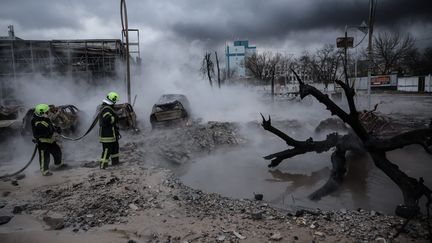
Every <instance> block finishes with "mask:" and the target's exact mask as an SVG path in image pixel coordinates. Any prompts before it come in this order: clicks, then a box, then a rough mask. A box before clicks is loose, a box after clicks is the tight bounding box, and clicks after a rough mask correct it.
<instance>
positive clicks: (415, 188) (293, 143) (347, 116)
mask: <svg viewBox="0 0 432 243" xmlns="http://www.w3.org/2000/svg"><path fill="white" fill-rule="evenodd" d="M292 72H293V73H294V74H295V76H296V78H297V80H298V82H299V84H300V97H301V98H302V99H303V98H304V97H306V96H308V95H312V96H313V97H314V98H315V99H317V100H318V101H319V102H320V103H322V104H323V105H325V107H326V109H327V110H329V111H330V112H331V114H332V115H336V116H337V117H339V118H340V119H341V120H342V121H343V122H344V123H346V124H348V125H349V126H350V128H351V130H352V131H351V132H350V133H348V134H346V135H339V134H338V133H331V134H328V135H327V137H326V139H325V140H322V141H314V140H313V139H312V138H309V139H307V140H306V141H299V140H296V139H294V138H292V137H290V136H289V135H287V134H286V133H284V132H282V131H280V130H278V129H277V128H275V127H273V126H272V124H271V119H270V117H269V119H267V120H266V119H265V118H264V116H263V117H262V118H263V122H262V126H263V128H264V129H265V130H267V131H270V132H272V133H273V134H275V135H276V136H278V137H280V138H281V139H283V140H284V141H285V142H286V144H287V145H288V146H289V147H290V148H288V149H286V150H284V151H281V152H278V153H274V154H271V155H268V156H266V157H264V158H265V159H268V160H271V163H270V164H269V167H275V166H278V165H279V164H280V163H281V162H282V161H283V160H285V159H288V158H292V157H295V156H297V155H300V154H304V153H308V152H317V153H321V152H324V151H328V150H330V149H331V148H335V151H334V152H333V153H332V155H331V162H332V166H333V168H332V171H331V174H330V177H329V179H328V181H327V182H326V183H325V184H324V185H323V186H322V187H321V188H319V189H318V190H317V191H315V192H314V193H312V194H311V195H310V198H311V199H313V200H318V199H320V198H321V197H323V196H325V195H327V194H329V193H331V192H333V191H334V190H336V188H337V187H338V186H339V185H340V184H341V183H342V182H343V178H344V175H345V172H346V157H345V155H346V154H347V152H349V151H350V152H358V151H365V152H367V153H369V154H370V156H371V158H372V159H373V161H374V163H375V166H376V167H378V168H379V169H380V170H382V171H383V172H384V173H385V174H386V175H387V176H388V177H389V178H390V179H391V180H392V181H393V182H394V183H395V184H396V185H397V186H398V187H399V189H400V190H401V192H402V194H403V198H404V204H405V205H404V206H403V207H401V206H398V207H397V211H396V213H397V214H399V215H400V216H403V217H406V218H407V219H408V220H409V219H410V218H412V217H414V216H416V215H417V214H418V213H419V211H420V208H419V206H418V203H419V200H420V198H422V197H423V196H425V197H426V199H427V205H426V208H428V210H429V206H430V205H431V194H432V191H431V190H430V189H429V188H428V187H427V186H425V185H424V180H423V178H419V179H418V180H417V179H414V178H412V177H410V176H408V175H407V174H406V173H404V172H403V171H402V170H401V169H400V168H399V167H398V166H397V165H396V164H394V163H392V162H391V161H390V160H389V159H388V158H387V155H386V154H387V152H390V151H393V150H396V149H400V148H403V147H405V146H409V145H420V146H422V147H423V148H424V150H425V151H426V152H427V153H432V122H431V124H430V125H429V127H428V128H424V129H417V130H413V131H409V132H404V133H400V134H396V135H391V136H389V137H384V136H380V135H379V133H377V131H375V130H373V129H372V130H371V129H370V127H368V126H365V125H364V121H363V120H362V118H361V117H362V116H363V114H368V113H371V112H373V111H368V112H366V113H364V112H363V113H361V112H358V111H357V108H356V106H355V103H354V95H355V90H354V89H353V87H350V86H349V83H348V77H345V82H342V81H340V80H335V82H336V83H337V84H338V85H340V86H341V87H342V88H343V90H344V93H345V95H346V97H347V103H348V107H349V112H346V111H344V110H343V109H342V108H340V107H339V106H338V105H337V104H336V103H334V102H333V101H332V100H331V99H330V98H329V97H328V96H327V95H325V94H323V93H321V92H320V91H319V90H318V89H316V88H315V87H313V86H311V85H308V84H306V83H304V82H303V80H302V79H301V78H300V77H299V75H298V74H297V73H296V72H295V71H294V69H292ZM428 212H429V211H428Z"/></svg>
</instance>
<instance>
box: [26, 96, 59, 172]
mask: <svg viewBox="0 0 432 243" xmlns="http://www.w3.org/2000/svg"><path fill="white" fill-rule="evenodd" d="M49 109H50V108H49V106H48V105H47V104H38V105H37V106H36V107H35V111H34V114H33V118H32V120H31V125H32V131H33V137H34V139H33V142H35V143H37V145H38V151H39V165H40V171H41V173H42V175H44V176H50V175H52V173H51V172H50V171H49V162H50V155H52V156H53V157H54V164H55V165H57V167H63V166H64V165H65V164H63V161H62V152H61V149H60V147H59V145H58V144H57V143H56V141H55V140H54V138H53V135H54V132H57V133H61V129H60V128H59V127H56V126H54V125H53V123H52V122H51V120H50V119H49V118H48V115H47V113H48V111H49Z"/></svg>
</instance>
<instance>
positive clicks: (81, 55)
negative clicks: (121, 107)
mask: <svg viewBox="0 0 432 243" xmlns="http://www.w3.org/2000/svg"><path fill="white" fill-rule="evenodd" d="M125 53H126V48H125V44H124V43H123V42H122V40H120V39H79V40H23V39H21V38H19V37H17V36H15V33H14V29H13V26H9V31H8V36H4V37H0V97H1V98H0V105H8V104H14V103H15V102H16V101H15V99H14V89H15V88H17V83H16V80H19V79H22V78H33V77H36V76H38V75H41V76H42V77H47V78H55V77H67V78H69V79H71V80H72V81H78V80H79V81H85V82H87V83H90V84H98V83H99V82H108V81H110V80H117V81H118V80H124V78H123V77H124V64H123V60H125V55H126V54H125ZM131 59H132V58H131ZM139 60H140V59H139V58H138V57H137V58H136V59H135V60H133V61H134V63H137V62H139Z"/></svg>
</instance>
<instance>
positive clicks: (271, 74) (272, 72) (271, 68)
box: [265, 53, 283, 100]
mask: <svg viewBox="0 0 432 243" xmlns="http://www.w3.org/2000/svg"><path fill="white" fill-rule="evenodd" d="M269 56H270V58H269V59H268V62H267V66H266V70H265V73H266V76H265V79H266V80H267V81H270V84H271V97H272V100H273V98H274V94H275V79H276V74H277V72H278V71H279V70H278V69H279V68H282V65H281V64H282V63H281V62H282V60H283V59H282V55H281V54H280V53H276V54H274V55H273V54H271V53H270V54H269Z"/></svg>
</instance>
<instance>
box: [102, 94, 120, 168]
mask: <svg viewBox="0 0 432 243" xmlns="http://www.w3.org/2000/svg"><path fill="white" fill-rule="evenodd" d="M119 99H120V97H119V95H118V94H117V93H116V92H109V93H108V95H107V97H106V98H105V99H103V101H102V105H101V108H100V112H99V140H100V142H101V143H102V156H101V160H100V168H101V169H105V168H106V167H108V161H109V159H110V158H111V164H112V165H118V164H119V142H118V140H119V139H120V137H121V136H120V133H119V128H118V125H117V124H118V116H117V114H116V113H115V110H114V104H115V103H116V102H117V101H118V100H119Z"/></svg>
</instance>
